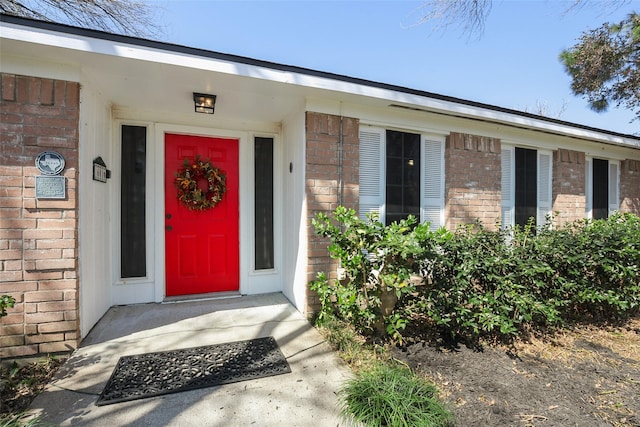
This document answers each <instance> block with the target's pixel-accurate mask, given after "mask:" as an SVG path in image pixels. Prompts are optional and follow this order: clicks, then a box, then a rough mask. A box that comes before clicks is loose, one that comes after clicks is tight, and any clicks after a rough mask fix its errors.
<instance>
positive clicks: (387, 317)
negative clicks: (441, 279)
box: [310, 207, 431, 338]
mask: <svg viewBox="0 0 640 427" xmlns="http://www.w3.org/2000/svg"><path fill="white" fill-rule="evenodd" d="M416 222H417V221H416V219H415V218H413V217H410V218H409V219H407V220H403V221H399V222H397V223H394V224H391V225H389V226H385V225H384V224H382V223H381V222H379V221H378V220H377V217H376V216H369V217H368V218H367V219H366V220H361V219H360V218H358V217H357V215H356V213H355V211H354V210H353V209H346V208H344V207H338V208H337V209H336V210H335V211H334V213H333V218H330V217H329V216H327V215H325V214H323V213H320V214H318V215H316V217H315V218H314V219H313V221H312V223H313V226H314V227H315V230H316V233H317V234H319V235H321V236H324V237H327V238H329V240H330V242H331V243H330V245H329V248H328V249H329V254H330V255H331V257H332V258H335V259H338V260H340V264H341V266H342V268H344V269H345V271H346V276H347V278H346V280H343V281H337V282H336V283H329V281H328V280H327V278H326V275H324V274H323V273H321V274H320V275H319V276H318V279H317V280H316V281H314V282H312V283H311V285H310V287H311V289H312V290H314V291H316V292H317V293H318V295H319V298H320V301H321V304H322V309H321V312H320V314H319V319H318V320H319V321H322V319H323V317H324V316H325V314H328V313H331V314H335V315H336V316H338V317H339V318H341V319H344V320H346V321H349V322H350V323H352V324H353V325H354V326H355V327H356V328H357V329H358V331H359V332H361V333H364V334H366V335H370V334H372V333H375V334H377V335H386V334H387V333H389V334H391V335H392V336H395V337H396V338H400V337H401V331H402V330H403V329H404V327H405V326H406V322H407V320H406V319H405V318H404V317H403V316H402V313H401V312H400V311H397V310H396V305H397V304H398V301H400V306H402V300H403V299H404V298H405V297H406V296H407V295H409V294H412V293H413V292H414V291H415V285H413V284H412V282H411V281H410V280H409V279H410V277H411V275H412V274H415V273H418V272H419V263H417V262H416V259H418V258H419V257H420V256H421V254H422V252H423V248H422V247H421V245H420V242H421V241H423V240H425V239H428V236H429V235H430V233H431V232H429V229H428V225H427V224H416Z"/></svg>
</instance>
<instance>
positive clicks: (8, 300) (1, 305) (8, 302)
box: [0, 295, 16, 317]
mask: <svg viewBox="0 0 640 427" xmlns="http://www.w3.org/2000/svg"><path fill="white" fill-rule="evenodd" d="M15 303H16V300H15V298H13V297H12V296H10V295H0V317H4V316H6V315H7V308H13V306H14V304H15Z"/></svg>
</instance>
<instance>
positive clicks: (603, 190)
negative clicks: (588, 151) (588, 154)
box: [593, 159, 609, 219]
mask: <svg viewBox="0 0 640 427" xmlns="http://www.w3.org/2000/svg"><path fill="white" fill-rule="evenodd" d="M608 216H609V162H608V161H607V160H601V159H593V219H604V218H607V217H608Z"/></svg>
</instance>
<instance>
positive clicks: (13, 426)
mask: <svg viewBox="0 0 640 427" xmlns="http://www.w3.org/2000/svg"><path fill="white" fill-rule="evenodd" d="M38 425H40V416H39V415H38V416H33V415H32V414H29V413H26V412H22V413H19V414H2V415H0V427H35V426H38Z"/></svg>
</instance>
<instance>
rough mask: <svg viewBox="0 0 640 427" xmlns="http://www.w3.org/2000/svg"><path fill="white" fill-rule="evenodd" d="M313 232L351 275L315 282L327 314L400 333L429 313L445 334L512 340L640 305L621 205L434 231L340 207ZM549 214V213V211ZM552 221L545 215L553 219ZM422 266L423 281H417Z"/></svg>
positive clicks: (627, 219)
mask: <svg viewBox="0 0 640 427" xmlns="http://www.w3.org/2000/svg"><path fill="white" fill-rule="evenodd" d="M333 217H334V218H333V219H331V218H329V217H328V216H326V215H322V214H320V215H318V216H317V217H316V219H315V220H314V226H315V227H316V231H317V232H318V233H319V234H320V235H322V236H325V237H328V238H329V239H330V241H331V244H330V246H329V253H330V254H331V256H332V257H334V258H337V259H339V260H340V262H341V263H342V266H343V267H344V268H345V269H346V271H347V280H344V281H340V282H337V283H335V284H334V283H329V281H328V280H327V279H326V277H325V276H324V274H320V275H319V276H318V280H316V281H315V282H312V284H311V288H312V289H313V290H315V291H316V292H318V295H319V297H320V301H321V304H322V311H321V313H320V320H322V317H323V316H324V313H332V314H335V315H337V316H338V317H339V318H341V319H343V320H345V321H348V322H350V323H352V324H353V325H354V326H355V327H356V329H357V330H358V331H360V332H362V333H365V334H366V333H372V332H375V333H377V334H378V335H384V334H385V333H386V334H388V335H389V336H391V337H392V338H394V339H396V340H398V341H401V340H402V338H403V337H402V334H403V333H404V331H405V328H406V327H407V325H408V323H409V321H410V319H413V318H425V317H426V318H427V319H429V321H430V322H431V323H433V324H435V325H436V326H437V328H438V329H439V331H440V333H441V334H442V335H443V336H444V337H445V338H448V339H453V340H471V341H478V340H479V339H481V338H488V339H497V340H502V341H510V340H512V339H514V338H515V337H517V336H520V335H522V334H523V333H526V332H527V331H529V330H531V329H536V328H546V327H549V326H559V325H563V324H564V323H566V322H575V321H594V320H598V321H600V320H605V321H607V320H617V319H621V318H625V317H628V316H630V315H633V314H634V313H638V312H639V309H640V218H638V217H637V216H635V215H632V214H616V215H613V216H612V217H610V218H608V219H606V220H595V221H591V220H580V221H576V222H573V223H570V224H567V225H565V226H563V227H560V228H557V229H554V228H552V227H551V226H550V225H547V226H544V227H539V228H536V227H534V226H533V225H532V224H529V225H527V226H526V227H514V228H511V229H508V230H497V231H496V230H489V229H487V228H486V227H484V226H482V225H481V224H473V225H466V226H461V227H459V228H458V229H457V230H456V231H455V232H451V231H447V230H444V229H440V230H438V231H436V232H432V231H429V228H428V226H427V225H425V224H416V220H415V218H409V219H408V220H406V221H400V222H398V223H394V224H391V225H389V226H384V225H383V224H381V223H380V222H379V221H377V219H376V218H375V217H369V218H368V219H367V220H366V221H362V220H360V219H358V218H357V217H356V216H355V212H354V211H353V210H347V209H345V208H338V209H336V211H335V212H334V215H333ZM551 220H552V218H551ZM551 223H552V221H549V222H548V224H551ZM417 274H419V275H421V276H422V277H423V278H424V281H423V282H424V283H423V286H416V284H415V281H410V280H409V278H410V276H411V275H417Z"/></svg>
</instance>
